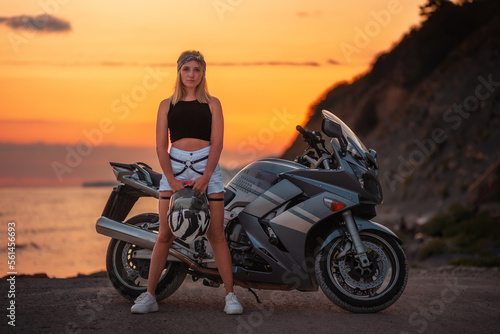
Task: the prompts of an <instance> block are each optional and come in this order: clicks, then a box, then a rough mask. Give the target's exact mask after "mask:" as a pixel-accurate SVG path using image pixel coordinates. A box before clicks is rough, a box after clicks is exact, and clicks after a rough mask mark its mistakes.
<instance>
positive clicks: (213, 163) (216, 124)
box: [193, 96, 224, 192]
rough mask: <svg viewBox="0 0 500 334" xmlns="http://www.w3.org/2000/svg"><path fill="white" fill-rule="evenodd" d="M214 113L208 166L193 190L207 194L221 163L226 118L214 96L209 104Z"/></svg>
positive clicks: (194, 184) (196, 181)
mask: <svg viewBox="0 0 500 334" xmlns="http://www.w3.org/2000/svg"><path fill="white" fill-rule="evenodd" d="M209 107H210V111H211V112H212V134H211V137H210V146H211V147H210V154H209V155H208V160H207V166H206V168H205V171H204V172H203V175H202V176H201V177H199V178H198V179H196V180H195V182H194V183H193V188H194V189H195V190H198V191H200V192H205V190H206V189H207V186H208V182H209V181H210V178H211V177H212V174H213V172H214V170H215V167H217V164H218V163H219V159H220V155H221V152H222V146H223V141H224V117H223V115H222V105H221V103H220V101H219V99H217V98H216V97H213V96H212V99H211V101H210V103H209Z"/></svg>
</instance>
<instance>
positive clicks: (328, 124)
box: [321, 118, 343, 139]
mask: <svg viewBox="0 0 500 334" xmlns="http://www.w3.org/2000/svg"><path fill="white" fill-rule="evenodd" d="M321 131H323V132H324V134H325V135H327V136H328V137H331V138H338V139H340V138H342V137H343V134H342V127H341V126H340V124H337V123H335V122H333V121H331V120H329V119H327V118H323V122H322V123H321Z"/></svg>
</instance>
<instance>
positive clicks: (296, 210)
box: [269, 192, 356, 264]
mask: <svg viewBox="0 0 500 334" xmlns="http://www.w3.org/2000/svg"><path fill="white" fill-rule="evenodd" d="M325 199H329V200H337V201H342V202H343V203H345V204H346V209H347V208H349V207H351V206H353V205H355V204H356V203H355V202H350V201H347V200H346V199H345V198H344V197H341V196H338V195H336V194H333V193H330V192H323V193H320V194H318V195H316V196H314V197H312V198H309V199H307V200H305V201H303V202H301V203H299V204H297V205H295V206H293V207H291V208H289V209H288V210H286V211H285V212H283V213H282V214H280V215H278V216H276V217H274V218H273V219H271V220H270V221H269V223H270V225H271V227H272V229H273V230H274V232H275V233H276V235H277V236H278V238H279V240H280V241H281V242H282V243H283V245H284V246H285V247H286V249H287V250H288V251H289V252H290V254H291V255H292V257H293V258H294V259H295V261H296V262H297V263H298V264H301V263H302V262H303V261H304V256H305V241H306V236H307V232H308V231H309V230H310V229H311V228H312V227H313V226H314V225H315V224H316V223H318V222H319V221H321V220H323V219H325V218H327V217H329V216H331V215H332V214H333V212H332V211H331V209H330V208H329V207H328V206H327V205H326V204H325ZM339 212H340V211H339Z"/></svg>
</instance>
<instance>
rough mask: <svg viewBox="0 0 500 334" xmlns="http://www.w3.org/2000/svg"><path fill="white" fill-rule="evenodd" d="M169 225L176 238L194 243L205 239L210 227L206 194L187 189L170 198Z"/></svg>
mask: <svg viewBox="0 0 500 334" xmlns="http://www.w3.org/2000/svg"><path fill="white" fill-rule="evenodd" d="M167 220H168V225H169V226H170V229H171V230H172V233H173V234H174V236H175V237H176V238H179V239H181V240H182V241H184V242H186V243H192V242H194V241H195V240H198V239H200V238H201V237H203V236H204V235H205V234H206V232H207V230H208V227H209V225H210V210H209V205H208V199H207V196H206V195H205V194H202V193H200V192H198V191H195V190H194V189H193V188H191V187H186V188H183V189H181V190H178V191H176V192H175V193H174V194H173V195H172V197H171V198H170V208H169V210H168V214H167Z"/></svg>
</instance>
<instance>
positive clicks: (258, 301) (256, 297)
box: [248, 288, 262, 304]
mask: <svg viewBox="0 0 500 334" xmlns="http://www.w3.org/2000/svg"><path fill="white" fill-rule="evenodd" d="M248 291H250V292H251V293H252V294H253V295H254V296H255V299H257V303H259V304H262V302H261V301H260V299H259V296H257V294H256V293H255V291H253V290H252V289H251V288H248Z"/></svg>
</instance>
